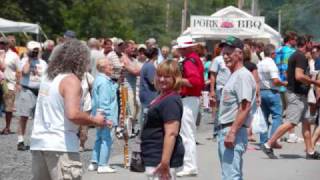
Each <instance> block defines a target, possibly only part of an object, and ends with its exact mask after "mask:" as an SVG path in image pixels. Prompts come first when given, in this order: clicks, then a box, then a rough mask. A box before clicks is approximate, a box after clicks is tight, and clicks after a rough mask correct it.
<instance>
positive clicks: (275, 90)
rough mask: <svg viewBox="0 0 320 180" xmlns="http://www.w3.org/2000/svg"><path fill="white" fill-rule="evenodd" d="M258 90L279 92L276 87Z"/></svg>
mask: <svg viewBox="0 0 320 180" xmlns="http://www.w3.org/2000/svg"><path fill="white" fill-rule="evenodd" d="M260 91H272V92H274V93H278V92H279V90H278V89H260Z"/></svg>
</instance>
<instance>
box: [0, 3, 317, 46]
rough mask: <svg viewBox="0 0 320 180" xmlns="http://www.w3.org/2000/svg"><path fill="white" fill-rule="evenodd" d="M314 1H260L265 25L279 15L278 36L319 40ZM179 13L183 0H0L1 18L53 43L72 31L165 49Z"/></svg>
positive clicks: (202, 10) (177, 28)
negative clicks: (28, 26)
mask: <svg viewBox="0 0 320 180" xmlns="http://www.w3.org/2000/svg"><path fill="white" fill-rule="evenodd" d="M317 1H318V0H304V1H300V0H269V1H262V0H260V1H259V6H260V12H261V15H263V16H265V17H266V23H268V24H269V25H271V26H272V27H274V28H275V29H277V26H278V11H279V10H281V11H282V32H285V31H287V30H295V31H297V32H300V33H303V34H307V33H308V34H314V35H315V36H316V37H320V34H319V33H320V31H317V29H318V26H319V24H318V23H317V22H318V20H319V19H320V11H318V9H317V5H318V4H317V3H316V2H317ZM250 4H251V0H245V6H244V8H246V9H247V10H249V9H250ZM229 5H234V6H235V5H236V1H235V0H189V7H188V9H189V11H188V15H189V16H190V15H211V14H212V13H214V12H215V11H217V10H219V9H221V8H223V7H226V6H229ZM182 9H183V0H161V1H155V0H28V1H26V0H2V5H1V6H0V17H3V18H7V19H10V20H15V21H27V22H32V23H39V24H40V25H41V27H42V28H43V30H44V31H45V32H46V34H48V36H49V37H51V38H55V37H56V36H59V35H60V36H61V35H62V33H63V32H64V31H65V30H67V29H72V30H74V31H75V32H76V33H77V35H78V37H79V38H81V39H87V38H89V37H113V36H117V37H121V38H123V39H133V40H135V41H137V42H143V41H144V40H146V39H147V38H148V37H155V38H157V39H158V40H160V43H163V44H168V43H169V42H170V40H171V39H175V38H176V37H177V36H178V35H179V34H180V33H181V15H182ZM167 15H169V16H168V17H169V18H167Z"/></svg>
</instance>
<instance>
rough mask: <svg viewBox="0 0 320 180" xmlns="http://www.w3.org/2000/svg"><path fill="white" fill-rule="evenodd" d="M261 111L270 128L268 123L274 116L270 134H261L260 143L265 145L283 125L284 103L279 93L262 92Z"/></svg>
mask: <svg viewBox="0 0 320 180" xmlns="http://www.w3.org/2000/svg"><path fill="white" fill-rule="evenodd" d="M260 94H261V110H262V112H263V114H264V119H265V120H266V123H267V125H268V127H270V123H269V121H268V119H269V116H270V115H271V116H272V123H271V129H270V130H269V131H270V134H269V133H268V132H266V133H261V134H260V143H261V144H264V143H266V142H267V141H268V139H269V138H270V137H271V136H272V135H273V134H274V132H275V131H276V130H277V129H278V127H279V126H280V125H281V124H282V103H281V96H280V93H279V92H275V91H271V90H261V92H260Z"/></svg>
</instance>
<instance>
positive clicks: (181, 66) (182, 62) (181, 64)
mask: <svg viewBox="0 0 320 180" xmlns="http://www.w3.org/2000/svg"><path fill="white" fill-rule="evenodd" d="M187 61H191V62H192V63H193V64H195V65H196V66H197V63H196V60H195V59H193V58H188V59H185V60H183V61H179V63H178V65H179V69H180V72H181V74H182V75H183V74H184V68H183V66H184V63H185V62H187Z"/></svg>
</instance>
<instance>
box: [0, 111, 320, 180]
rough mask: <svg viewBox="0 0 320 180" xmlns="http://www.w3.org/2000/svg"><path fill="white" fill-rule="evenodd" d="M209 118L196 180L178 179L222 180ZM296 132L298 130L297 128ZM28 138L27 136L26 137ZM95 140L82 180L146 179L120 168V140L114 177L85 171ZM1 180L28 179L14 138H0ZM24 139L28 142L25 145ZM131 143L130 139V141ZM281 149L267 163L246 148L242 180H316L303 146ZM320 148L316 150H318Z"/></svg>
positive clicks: (201, 132)
mask: <svg viewBox="0 0 320 180" xmlns="http://www.w3.org/2000/svg"><path fill="white" fill-rule="evenodd" d="M210 121H211V119H210V115H209V114H204V116H203V118H202V122H201V125H200V127H199V128H198V132H197V141H198V142H200V145H198V146H197V151H198V166H199V174H198V176H196V177H184V178H178V179H186V180H196V179H199V180H219V179H221V176H220V173H221V169H220V164H219V159H218V153H217V143H216V142H214V141H213V140H212V139H208V138H209V137H211V129H212V124H210ZM17 122H18V120H17V119H14V120H13V123H12V130H13V131H16V128H17ZM32 123H33V121H31V120H30V122H29V126H28V135H29V134H30V131H31V128H32ZM3 127H4V119H3V118H0V128H1V129H2V128H3ZM297 131H300V129H299V128H298V129H297ZM28 135H27V136H28ZM94 138H95V130H94V129H90V130H89V140H88V143H87V149H86V151H85V152H82V153H81V160H82V162H83V165H84V176H83V180H106V179H113V180H143V179H146V176H145V175H144V174H143V173H135V172H130V171H129V170H128V169H124V168H123V152H122V149H123V141H122V140H118V139H115V141H114V146H113V152H112V156H111V159H110V163H111V165H112V166H113V167H114V168H116V170H117V172H116V173H114V174H97V173H96V172H88V171H87V170H86V168H87V166H88V164H89V161H90V157H91V152H92V147H93V143H94ZM0 139H1V140H0V153H1V154H0V180H29V179H31V178H32V174H31V153H30V152H29V151H25V152H21V151H17V150H16V142H17V135H16V134H10V135H0ZM28 141H29V140H28V138H27V142H28ZM131 141H132V140H131ZM281 144H282V145H283V149H281V150H276V151H275V154H276V155H277V156H278V157H279V159H277V160H270V159H268V158H267V157H266V155H264V154H263V153H262V151H260V150H257V147H258V146H256V145H255V144H254V143H251V144H250V145H249V146H248V150H247V152H246V153H245V155H244V167H243V173H244V179H246V180H319V179H320V169H319V167H320V160H306V159H305V153H304V144H303V142H302V143H295V144H289V143H285V142H283V143H281ZM318 149H319V147H318Z"/></svg>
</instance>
